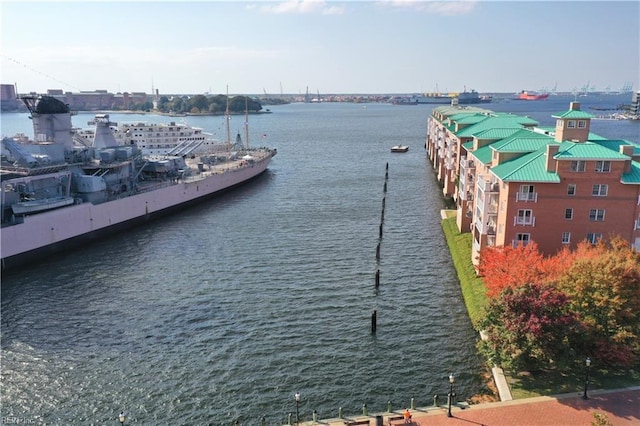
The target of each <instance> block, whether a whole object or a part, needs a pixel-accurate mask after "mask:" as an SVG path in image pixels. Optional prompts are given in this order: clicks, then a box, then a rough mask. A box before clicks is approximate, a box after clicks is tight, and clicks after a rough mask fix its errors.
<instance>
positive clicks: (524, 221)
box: [513, 216, 536, 226]
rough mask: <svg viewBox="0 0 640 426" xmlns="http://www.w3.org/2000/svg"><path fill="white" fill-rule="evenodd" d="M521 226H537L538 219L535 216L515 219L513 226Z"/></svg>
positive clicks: (516, 217) (515, 217)
mask: <svg viewBox="0 0 640 426" xmlns="http://www.w3.org/2000/svg"><path fill="white" fill-rule="evenodd" d="M516 225H521V226H536V218H535V216H531V217H519V216H514V217H513V226H516Z"/></svg>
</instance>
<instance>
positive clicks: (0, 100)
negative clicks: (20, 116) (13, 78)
mask: <svg viewBox="0 0 640 426" xmlns="http://www.w3.org/2000/svg"><path fill="white" fill-rule="evenodd" d="M21 107H22V102H20V100H18V97H17V94H16V88H15V86H14V85H13V84H0V109H1V110H2V111H18V110H19V109H20V108H21Z"/></svg>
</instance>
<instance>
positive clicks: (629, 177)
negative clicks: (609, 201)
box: [620, 161, 640, 185]
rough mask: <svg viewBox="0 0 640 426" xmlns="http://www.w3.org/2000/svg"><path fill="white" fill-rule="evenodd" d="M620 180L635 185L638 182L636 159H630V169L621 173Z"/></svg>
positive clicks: (639, 170)
mask: <svg viewBox="0 0 640 426" xmlns="http://www.w3.org/2000/svg"><path fill="white" fill-rule="evenodd" d="M620 182H622V183H629V184H635V185H638V184H640V163H638V162H637V161H632V162H631V170H630V171H629V173H625V174H623V175H622V179H620Z"/></svg>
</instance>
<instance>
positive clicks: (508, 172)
mask: <svg viewBox="0 0 640 426" xmlns="http://www.w3.org/2000/svg"><path fill="white" fill-rule="evenodd" d="M546 153H547V150H546V148H541V149H539V150H537V151H535V152H531V153H529V154H525V155H523V156H521V157H518V158H516V159H513V160H511V161H507V162H505V163H502V164H499V165H497V166H495V167H492V168H491V173H493V174H494V175H496V176H497V177H498V178H500V179H501V180H502V181H503V182H546V183H560V176H558V174H557V173H556V172H547V155H546Z"/></svg>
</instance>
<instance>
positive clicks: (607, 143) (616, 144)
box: [593, 139, 640, 155]
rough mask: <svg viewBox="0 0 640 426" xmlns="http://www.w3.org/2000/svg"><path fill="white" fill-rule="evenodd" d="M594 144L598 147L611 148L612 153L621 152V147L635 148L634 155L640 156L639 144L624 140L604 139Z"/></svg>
mask: <svg viewBox="0 0 640 426" xmlns="http://www.w3.org/2000/svg"><path fill="white" fill-rule="evenodd" d="M593 142H594V143H597V144H598V145H602V146H604V147H606V148H609V149H610V150H612V151H615V152H620V147H621V146H623V145H631V146H633V154H634V155H640V145H638V144H637V143H633V142H629V141H626V140H624V139H620V140H615V139H603V140H595V139H594V140H593Z"/></svg>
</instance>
